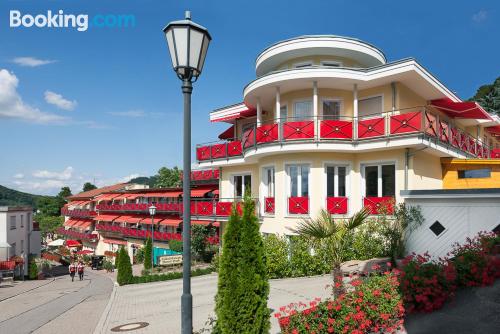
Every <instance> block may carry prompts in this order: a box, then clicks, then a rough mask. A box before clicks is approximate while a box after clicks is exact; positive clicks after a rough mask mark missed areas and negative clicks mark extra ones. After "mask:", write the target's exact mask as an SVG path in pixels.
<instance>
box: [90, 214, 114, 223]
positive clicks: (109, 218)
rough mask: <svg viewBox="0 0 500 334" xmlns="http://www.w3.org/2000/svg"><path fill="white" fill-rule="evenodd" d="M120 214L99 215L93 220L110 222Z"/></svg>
mask: <svg viewBox="0 0 500 334" xmlns="http://www.w3.org/2000/svg"><path fill="white" fill-rule="evenodd" d="M118 217H120V216H115V215H99V216H97V217H95V218H94V219H95V220H99V221H103V222H112V221H113V220H115V219H117V218H118Z"/></svg>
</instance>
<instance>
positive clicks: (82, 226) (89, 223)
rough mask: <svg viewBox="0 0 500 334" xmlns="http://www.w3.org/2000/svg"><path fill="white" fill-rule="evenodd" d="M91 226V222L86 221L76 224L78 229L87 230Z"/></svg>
mask: <svg viewBox="0 0 500 334" xmlns="http://www.w3.org/2000/svg"><path fill="white" fill-rule="evenodd" d="M91 225H92V222H90V221H88V220H81V221H80V223H79V224H78V228H88V227H90V226H91Z"/></svg>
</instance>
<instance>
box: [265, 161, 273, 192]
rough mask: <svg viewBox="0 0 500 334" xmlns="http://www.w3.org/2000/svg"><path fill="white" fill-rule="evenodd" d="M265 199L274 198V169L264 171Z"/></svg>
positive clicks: (267, 168) (269, 168)
mask: <svg viewBox="0 0 500 334" xmlns="http://www.w3.org/2000/svg"><path fill="white" fill-rule="evenodd" d="M263 183H264V187H265V188H264V197H274V167H265V168H264V170H263Z"/></svg>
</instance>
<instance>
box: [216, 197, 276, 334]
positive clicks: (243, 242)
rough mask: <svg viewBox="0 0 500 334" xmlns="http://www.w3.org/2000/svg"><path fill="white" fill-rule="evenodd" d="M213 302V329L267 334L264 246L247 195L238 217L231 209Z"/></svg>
mask: <svg viewBox="0 0 500 334" xmlns="http://www.w3.org/2000/svg"><path fill="white" fill-rule="evenodd" d="M218 288H219V290H218V294H217V300H216V302H217V303H216V314H217V329H218V330H220V332H222V333H223V334H232V333H255V334H261V333H268V332H269V328H270V322H269V309H268V307H267V299H268V295H269V282H268V278H267V268H266V261H265V255H264V243H263V240H262V237H261V235H260V233H259V225H258V222H257V217H256V216H255V203H254V201H253V200H252V199H251V198H250V196H249V195H248V194H247V195H246V196H245V200H244V203H243V216H242V217H241V218H240V217H239V216H238V214H237V213H236V210H235V209H234V208H233V211H232V213H231V217H230V219H229V222H228V226H227V228H226V231H225V233H224V237H223V248H222V255H221V260H220V270H219V286H218Z"/></svg>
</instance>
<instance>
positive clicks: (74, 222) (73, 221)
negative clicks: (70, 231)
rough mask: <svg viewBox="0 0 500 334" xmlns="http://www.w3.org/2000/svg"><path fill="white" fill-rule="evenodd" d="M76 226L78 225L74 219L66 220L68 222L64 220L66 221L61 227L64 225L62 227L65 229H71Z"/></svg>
mask: <svg viewBox="0 0 500 334" xmlns="http://www.w3.org/2000/svg"><path fill="white" fill-rule="evenodd" d="M76 224H78V220H76V219H68V220H66V221H65V222H64V224H63V225H64V226H66V227H73V226H75V225H76Z"/></svg>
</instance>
